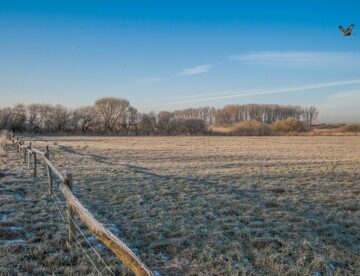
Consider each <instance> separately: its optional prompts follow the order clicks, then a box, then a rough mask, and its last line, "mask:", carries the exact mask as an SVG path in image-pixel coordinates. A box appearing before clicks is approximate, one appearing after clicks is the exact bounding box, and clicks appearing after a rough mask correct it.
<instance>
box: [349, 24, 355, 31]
mask: <svg viewBox="0 0 360 276" xmlns="http://www.w3.org/2000/svg"><path fill="white" fill-rule="evenodd" d="M354 27H355V24H351V25H350V26H349V28H348V31H350V32H352V30H353V28H354Z"/></svg>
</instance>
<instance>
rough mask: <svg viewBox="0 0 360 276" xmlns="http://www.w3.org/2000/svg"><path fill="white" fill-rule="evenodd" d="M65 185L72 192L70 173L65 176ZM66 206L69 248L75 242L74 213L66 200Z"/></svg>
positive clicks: (67, 243)
mask: <svg viewBox="0 0 360 276" xmlns="http://www.w3.org/2000/svg"><path fill="white" fill-rule="evenodd" d="M65 185H66V186H68V187H69V190H70V191H72V189H73V183H72V175H71V174H70V173H66V175H65ZM66 206H67V220H68V235H67V240H66V245H67V247H68V248H70V247H71V244H72V243H73V241H74V233H75V227H74V211H73V209H72V207H71V204H70V202H68V200H67V199H66Z"/></svg>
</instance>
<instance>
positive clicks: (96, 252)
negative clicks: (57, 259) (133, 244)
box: [53, 193, 115, 276]
mask: <svg viewBox="0 0 360 276" xmlns="http://www.w3.org/2000/svg"><path fill="white" fill-rule="evenodd" d="M53 195H54V198H55V199H56V201H57V202H58V203H59V204H60V205H61V206H62V207H63V208H64V209H65V206H64V205H63V204H62V203H61V202H60V200H59V199H58V198H57V196H56V194H55V193H53ZM69 218H70V219H71V221H72V222H73V223H74V225H75V227H76V228H77V229H78V231H79V232H80V234H81V235H82V236H83V237H84V240H85V241H86V242H87V243H88V244H89V246H90V247H91V249H92V250H93V251H94V253H95V254H96V255H97V256H98V258H99V259H100V260H101V262H102V263H103V264H104V265H105V267H106V268H107V269H108V270H109V272H110V273H111V275H114V276H115V273H114V272H113V271H112V270H111V268H110V267H109V266H108V264H107V263H106V262H105V260H104V259H103V258H102V257H101V255H100V253H99V251H98V250H97V249H96V248H95V247H94V246H93V245H92V244H91V242H90V241H89V240H88V238H87V237H86V236H85V234H84V232H83V231H82V230H81V229H80V227H79V225H78V224H77V223H76V221H75V220H74V219H73V218H72V217H69Z"/></svg>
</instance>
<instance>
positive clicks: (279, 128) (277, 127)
mask: <svg viewBox="0 0 360 276" xmlns="http://www.w3.org/2000/svg"><path fill="white" fill-rule="evenodd" d="M271 128H272V130H273V131H274V132H275V133H289V132H306V131H309V130H310V128H309V127H308V126H307V125H306V124H305V123H304V122H301V121H299V120H298V119H295V118H288V119H285V120H281V121H276V122H275V123H274V124H273V125H272V127H271Z"/></svg>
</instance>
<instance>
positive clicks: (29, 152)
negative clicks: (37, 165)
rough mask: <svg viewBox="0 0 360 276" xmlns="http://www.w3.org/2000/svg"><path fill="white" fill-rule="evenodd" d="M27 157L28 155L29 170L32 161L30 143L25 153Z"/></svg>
mask: <svg viewBox="0 0 360 276" xmlns="http://www.w3.org/2000/svg"><path fill="white" fill-rule="evenodd" d="M27 155H28V168H29V169H30V168H31V163H32V160H31V157H32V156H31V142H30V145H29V149H28V151H27Z"/></svg>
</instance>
